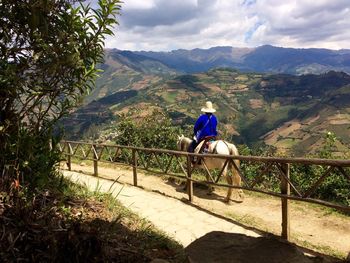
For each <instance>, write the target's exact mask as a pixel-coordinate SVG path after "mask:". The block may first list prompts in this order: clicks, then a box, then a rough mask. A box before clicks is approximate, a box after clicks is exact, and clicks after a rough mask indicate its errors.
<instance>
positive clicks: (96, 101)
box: [65, 55, 350, 156]
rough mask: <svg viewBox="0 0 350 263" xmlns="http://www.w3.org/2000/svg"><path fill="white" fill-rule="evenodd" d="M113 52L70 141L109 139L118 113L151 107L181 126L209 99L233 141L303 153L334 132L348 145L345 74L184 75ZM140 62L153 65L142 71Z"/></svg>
mask: <svg viewBox="0 0 350 263" xmlns="http://www.w3.org/2000/svg"><path fill="white" fill-rule="evenodd" d="M113 56H114V55H111V57H110V58H111V60H110V61H108V55H107V61H106V65H103V68H105V72H104V74H103V76H102V78H101V79H100V80H99V81H98V84H97V86H98V87H97V89H96V90H95V92H94V93H92V94H91V95H90V96H89V98H88V99H87V101H86V103H85V105H84V106H82V107H81V108H79V109H78V110H77V111H76V112H75V113H73V114H72V115H71V116H70V117H69V118H68V119H66V120H65V126H66V127H68V133H67V135H68V136H69V137H70V138H73V139H80V138H82V136H84V134H85V136H86V137H91V136H95V138H97V137H98V136H100V135H101V134H102V135H104V136H103V138H107V139H108V138H109V139H111V138H112V137H111V136H108V135H109V134H110V133H115V130H116V129H115V126H116V123H117V120H118V116H121V115H122V114H129V115H135V116H141V117H142V116H145V115H147V114H149V113H151V112H152V111H153V110H155V109H157V110H161V111H165V112H167V113H168V114H169V116H170V117H171V118H172V120H173V123H174V125H180V126H182V127H186V126H188V125H193V123H194V121H195V119H196V118H197V117H198V115H199V114H200V108H201V107H202V106H203V104H204V102H205V100H208V99H209V100H211V101H212V102H213V103H214V105H215V107H216V108H217V109H218V112H217V116H218V118H219V122H220V127H219V129H220V131H221V135H222V136H224V137H225V138H228V139H230V140H233V141H234V142H236V143H245V144H248V145H250V146H252V145H256V144H261V143H262V142H264V143H265V144H267V145H272V146H275V147H277V148H278V150H279V151H280V152H288V153H289V154H295V155H297V156H302V155H306V154H309V153H313V152H315V151H316V150H317V149H319V148H320V146H321V145H322V144H323V143H324V137H325V134H326V133H327V132H328V131H331V132H334V133H335V134H336V136H337V137H338V138H339V142H338V145H337V147H338V151H339V152H344V151H347V149H348V146H349V144H350V137H349V128H350V76H349V75H347V74H345V73H340V72H333V71H331V72H328V73H324V74H321V75H302V76H294V75H286V74H277V75H272V74H262V73H242V72H240V71H237V70H233V69H227V68H226V69H225V68H222V69H214V70H210V71H208V72H205V73H196V74H189V75H181V74H179V73H176V72H175V71H174V70H171V69H170V68H167V67H166V66H164V65H163V66H161V64H158V63H160V62H157V61H152V62H150V61H147V59H146V60H144V58H142V57H141V58H140V57H136V58H135V60H134V61H131V62H132V63H134V64H135V65H137V66H138V67H139V68H137V67H136V66H133V64H132V63H131V62H130V61H128V63H129V64H127V63H125V61H124V62H123V61H121V59H120V58H118V59H119V60H115V59H114V58H115V57H113ZM139 60H140V61H141V62H142V63H148V64H147V65H153V66H154V67H153V66H152V67H153V69H152V67H150V66H145V68H144V69H142V67H140V66H139V65H140V61H139ZM120 61H121V62H120ZM146 61H147V62H146ZM136 62H137V63H136ZM118 63H119V64H118ZM143 65H144V64H143ZM146 68H147V70H148V72H147V71H146ZM157 70H158V71H157ZM123 79H124V80H125V81H124V82H123V81H122V80H123ZM126 80H127V81H126Z"/></svg>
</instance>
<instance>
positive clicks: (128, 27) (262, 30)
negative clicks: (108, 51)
mask: <svg viewBox="0 0 350 263" xmlns="http://www.w3.org/2000/svg"><path fill="white" fill-rule="evenodd" d="M123 2H124V3H122V10H121V16H120V17H119V24H120V25H119V26H118V27H116V28H115V30H114V31H115V36H114V37H110V38H108V39H107V42H106V47H108V48H118V49H127V50H153V51H169V50H174V49H180V48H184V49H193V48H209V47H213V46H234V47H256V46H260V45H264V44H271V45H275V46H282V47H296V48H308V47H318V48H330V49H341V48H347V49H350V0H123Z"/></svg>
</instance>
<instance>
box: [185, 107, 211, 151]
mask: <svg viewBox="0 0 350 263" xmlns="http://www.w3.org/2000/svg"><path fill="white" fill-rule="evenodd" d="M201 111H202V112H204V114H202V115H201V116H199V118H198V119H197V121H196V123H195V125H194V128H193V133H194V140H193V142H192V144H191V145H190V147H189V152H194V150H195V149H196V147H197V146H198V145H199V143H200V142H201V141H203V140H212V139H213V140H215V137H216V136H217V135H218V132H217V130H216V127H217V124H218V121H217V119H216V116H215V115H214V112H216V110H215V109H214V108H213V104H212V103H211V101H207V102H206V103H205V107H204V108H202V109H201Z"/></svg>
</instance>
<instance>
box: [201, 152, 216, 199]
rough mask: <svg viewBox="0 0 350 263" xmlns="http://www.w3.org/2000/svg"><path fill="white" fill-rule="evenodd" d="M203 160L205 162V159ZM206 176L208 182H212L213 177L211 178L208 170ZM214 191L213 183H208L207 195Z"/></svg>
mask: <svg viewBox="0 0 350 263" xmlns="http://www.w3.org/2000/svg"><path fill="white" fill-rule="evenodd" d="M202 162H205V160H204V159H202ZM203 165H204V164H203ZM203 169H204V170H206V169H205V168H204V167H203ZM208 170H209V169H208ZM205 178H206V180H207V182H211V178H210V176H209V174H208V172H207V171H205ZM213 192H214V187H213V186H211V185H208V193H207V195H212V194H213Z"/></svg>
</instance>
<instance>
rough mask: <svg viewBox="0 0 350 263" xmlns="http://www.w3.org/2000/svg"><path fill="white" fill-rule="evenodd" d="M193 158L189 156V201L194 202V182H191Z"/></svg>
mask: <svg viewBox="0 0 350 263" xmlns="http://www.w3.org/2000/svg"><path fill="white" fill-rule="evenodd" d="M191 176H192V174H191V156H189V155H187V192H188V200H189V201H190V202H192V201H193V182H192V181H191Z"/></svg>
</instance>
